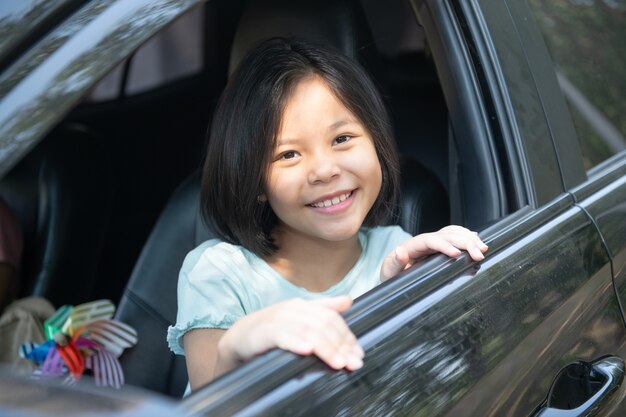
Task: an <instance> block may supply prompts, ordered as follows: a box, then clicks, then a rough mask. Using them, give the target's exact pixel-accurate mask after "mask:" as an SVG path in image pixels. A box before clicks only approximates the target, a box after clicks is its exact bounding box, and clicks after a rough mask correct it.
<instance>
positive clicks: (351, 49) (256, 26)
mask: <svg viewBox="0 0 626 417" xmlns="http://www.w3.org/2000/svg"><path fill="white" fill-rule="evenodd" d="M276 36H282V37H300V38H305V39H309V40H311V41H315V42H319V43H323V44H327V45H332V46H333V47H334V48H335V49H337V50H339V51H340V52H343V53H344V54H345V55H347V56H349V57H350V58H353V59H356V60H358V61H361V63H362V64H364V66H366V67H367V66H368V61H370V60H371V58H370V56H371V55H372V54H373V53H375V47H374V43H373V41H372V37H371V33H369V31H368V26H367V23H366V20H365V15H364V13H363V10H362V9H361V7H360V4H359V2H357V1H353V0H315V1H293V0H252V1H248V2H247V4H246V5H245V7H244V10H243V12H242V15H241V18H240V20H239V24H238V26H237V30H236V32H235V37H234V39H233V45H232V48H231V55H230V62H229V66H228V73H229V74H232V72H233V71H234V69H235V68H236V67H237V65H238V64H239V62H241V60H242V58H243V57H244V55H245V54H246V52H247V51H248V49H250V48H251V47H252V46H254V45H256V44H257V43H259V42H261V41H263V40H265V39H268V38H272V37H276Z"/></svg>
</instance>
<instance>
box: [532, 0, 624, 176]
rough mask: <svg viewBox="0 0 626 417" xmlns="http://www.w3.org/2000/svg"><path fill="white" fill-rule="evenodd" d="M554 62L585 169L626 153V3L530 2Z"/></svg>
mask: <svg viewBox="0 0 626 417" xmlns="http://www.w3.org/2000/svg"><path fill="white" fill-rule="evenodd" d="M528 3H529V5H530V8H531V10H532V12H533V13H534V15H535V18H536V20H537V23H538V25H539V28H540V30H541V32H542V33H543V36H544V38H545V41H546V44H547V46H548V49H549V51H550V55H551V56H552V60H553V61H554V65H555V70H556V73H557V77H558V79H559V84H560V86H561V90H562V91H563V95H564V96H565V98H566V99H567V103H568V105H569V108H570V111H571V113H572V117H573V119H574V125H575V127H576V131H577V134H578V138H579V141H580V145H581V150H582V153H583V156H584V159H585V161H584V162H585V168H587V169H589V168H591V167H592V166H594V165H597V164H598V163H599V162H602V161H603V160H605V159H606V158H608V157H610V156H611V155H613V154H616V153H618V152H620V151H622V150H624V149H626V139H625V136H626V119H625V118H624V117H623V114H624V113H625V112H626V100H625V99H624V98H625V97H626V78H625V77H624V76H623V69H624V67H625V66H626V48H624V46H623V43H624V40H625V39H626V0H529V1H528Z"/></svg>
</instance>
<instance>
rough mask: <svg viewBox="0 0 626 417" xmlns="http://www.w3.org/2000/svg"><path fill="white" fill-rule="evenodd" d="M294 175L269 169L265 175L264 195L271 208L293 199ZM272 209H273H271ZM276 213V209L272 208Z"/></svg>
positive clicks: (294, 188)
mask: <svg viewBox="0 0 626 417" xmlns="http://www.w3.org/2000/svg"><path fill="white" fill-rule="evenodd" d="M295 177H296V176H295V175H294V173H292V172H286V171H285V170H281V169H271V170H270V172H269V173H268V175H267V181H266V186H265V190H266V191H265V194H266V195H267V199H268V201H269V202H270V205H272V207H273V206H274V205H277V204H281V203H286V202H289V201H291V200H293V199H294V194H295V190H296V189H297V187H296V184H295V183H294V180H295ZM273 208H274V207H273ZM274 211H276V208H274Z"/></svg>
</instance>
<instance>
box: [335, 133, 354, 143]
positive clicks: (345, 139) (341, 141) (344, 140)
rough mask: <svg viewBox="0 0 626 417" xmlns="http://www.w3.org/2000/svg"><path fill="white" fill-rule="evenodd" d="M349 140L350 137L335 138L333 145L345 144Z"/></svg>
mask: <svg viewBox="0 0 626 417" xmlns="http://www.w3.org/2000/svg"><path fill="white" fill-rule="evenodd" d="M350 139H352V138H351V137H350V136H348V135H341V136H339V137H338V138H335V143H336V144H340V143H345V142H347V141H349V140H350Z"/></svg>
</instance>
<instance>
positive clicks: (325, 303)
mask: <svg viewBox="0 0 626 417" xmlns="http://www.w3.org/2000/svg"><path fill="white" fill-rule="evenodd" d="M351 305H352V299H350V297H347V296H343V297H334V298H323V299H319V300H315V301H305V300H300V299H293V300H289V301H284V302H282V303H278V304H275V305H273V306H270V307H267V308H264V309H262V310H259V311H257V312H254V313H252V314H249V315H247V316H245V317H242V318H241V319H239V320H238V321H237V322H235V324H233V326H232V327H231V328H230V329H228V330H220V329H195V330H191V331H189V332H187V333H186V334H185V336H184V346H185V357H186V361H187V370H188V374H189V381H190V383H191V388H192V390H193V389H197V388H198V387H200V386H202V385H204V384H206V383H207V382H209V381H211V380H212V379H214V378H216V377H217V376H219V375H221V374H223V373H225V372H227V371H229V370H231V369H233V368H235V367H236V366H237V365H239V364H241V363H243V362H245V361H247V360H249V359H251V358H252V357H254V356H256V355H259V354H261V353H263V352H266V351H268V350H270V349H273V348H281V349H284V350H287V351H290V352H293V353H296V354H299V355H316V356H318V357H319V358H320V359H321V360H322V361H324V362H325V363H326V364H328V365H329V366H330V367H331V368H333V369H343V368H346V369H348V370H351V371H353V370H356V369H359V368H360V367H361V366H363V356H364V352H363V349H362V348H361V347H360V345H359V343H358V341H357V339H356V337H355V336H354V334H353V333H352V331H350V328H349V327H348V326H347V324H346V322H345V321H344V320H343V318H342V317H341V315H340V313H342V312H344V311H346V310H347V309H348V308H350V306H351Z"/></svg>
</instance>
